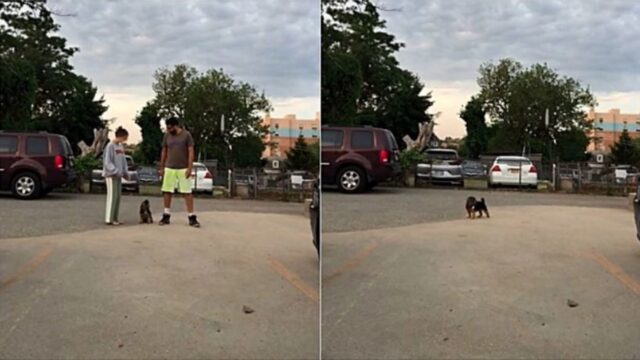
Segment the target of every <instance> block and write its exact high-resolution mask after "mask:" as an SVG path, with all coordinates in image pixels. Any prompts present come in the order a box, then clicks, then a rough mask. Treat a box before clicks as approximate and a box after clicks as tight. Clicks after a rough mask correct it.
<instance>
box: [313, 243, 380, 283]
mask: <svg viewBox="0 0 640 360" xmlns="http://www.w3.org/2000/svg"><path fill="white" fill-rule="evenodd" d="M377 247H378V244H377V243H372V244H369V245H367V246H365V247H364V249H362V250H361V251H360V252H359V253H357V254H356V255H355V256H354V257H352V258H351V259H349V260H348V261H347V262H345V263H344V264H343V265H342V266H341V267H339V268H338V269H337V270H336V271H334V272H333V273H331V274H330V275H327V277H325V278H323V279H322V285H323V286H324V284H327V283H329V282H330V281H331V280H333V279H335V278H336V277H338V276H339V275H340V274H342V273H344V272H346V271H347V270H349V269H351V268H354V267H356V266H358V264H360V263H361V262H363V261H364V260H365V259H366V258H367V257H369V255H371V253H372V252H373V250H375V249H376V248H377Z"/></svg>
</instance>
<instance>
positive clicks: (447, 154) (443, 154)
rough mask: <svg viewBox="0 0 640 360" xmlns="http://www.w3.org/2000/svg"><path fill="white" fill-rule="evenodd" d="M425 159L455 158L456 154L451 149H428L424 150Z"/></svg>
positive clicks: (456, 157)
mask: <svg viewBox="0 0 640 360" xmlns="http://www.w3.org/2000/svg"><path fill="white" fill-rule="evenodd" d="M426 155H427V159H433V160H457V159H458V155H457V154H456V153H455V152H453V151H429V150H427V152H426Z"/></svg>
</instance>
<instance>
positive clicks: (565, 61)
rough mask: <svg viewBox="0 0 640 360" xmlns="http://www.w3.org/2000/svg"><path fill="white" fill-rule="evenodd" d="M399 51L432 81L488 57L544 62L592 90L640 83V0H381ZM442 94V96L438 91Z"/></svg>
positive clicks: (462, 78)
mask: <svg viewBox="0 0 640 360" xmlns="http://www.w3.org/2000/svg"><path fill="white" fill-rule="evenodd" d="M381 4H382V5H384V6H385V7H387V8H393V9H397V10H398V11H388V12H383V14H382V16H383V17H384V18H385V19H387V20H388V27H389V30H390V31H391V32H392V33H393V34H395V35H397V37H398V39H399V40H400V41H403V42H405V43H406V48H404V49H403V50H401V53H400V54H399V56H398V58H399V60H400V61H401V63H402V64H403V65H404V66H406V67H408V68H409V69H411V70H414V71H416V72H417V73H419V74H420V75H421V76H422V78H423V80H424V81H425V82H426V83H427V85H428V84H429V82H432V81H436V82H467V81H475V78H476V77H477V69H478V67H479V65H480V64H481V63H483V62H486V61H490V60H494V61H495V60H498V59H500V58H503V57H513V58H515V59H517V60H519V61H521V62H522V63H523V64H524V65H529V64H531V63H534V62H547V63H548V64H549V65H550V66H551V67H552V68H554V69H557V70H558V71H559V72H560V73H561V74H563V75H568V76H572V77H575V78H577V79H578V80H580V81H581V82H582V83H583V84H588V85H590V86H591V88H592V89H593V90H595V91H602V92H625V91H637V90H639V89H640V55H639V54H638V49H640V15H639V14H640V2H638V1H628V0H608V1H604V0H569V1H566V0H526V1H524V0H523V1H516V0H511V1H510V0H496V1H474V0H453V1H452V0H430V1H417V0H396V1H393V2H392V1H389V0H387V1H386V2H381ZM436 100H437V99H436Z"/></svg>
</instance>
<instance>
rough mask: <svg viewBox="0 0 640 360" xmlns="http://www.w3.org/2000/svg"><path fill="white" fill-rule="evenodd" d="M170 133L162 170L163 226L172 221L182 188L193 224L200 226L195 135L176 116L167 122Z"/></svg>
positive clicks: (163, 140) (164, 139)
mask: <svg viewBox="0 0 640 360" xmlns="http://www.w3.org/2000/svg"><path fill="white" fill-rule="evenodd" d="M165 125H166V127H167V132H166V134H165V135H164V138H163V139H162V155H161V156H160V169H159V173H160V176H162V192H163V196H164V213H163V214H162V220H160V225H169V224H170V223H171V210H170V209H171V198H172V196H173V193H174V192H175V191H176V190H178V192H179V193H180V194H182V195H183V196H184V200H185V203H186V205H187V212H188V213H189V226H193V227H200V223H199V222H198V219H197V218H196V214H195V213H194V212H193V194H192V193H191V190H192V189H191V179H190V178H191V170H192V167H193V160H194V153H195V151H194V149H193V138H192V137H191V134H190V133H189V132H188V131H187V130H185V129H183V128H182V127H181V126H180V123H179V122H178V119H176V118H174V117H172V118H169V119H167V121H165Z"/></svg>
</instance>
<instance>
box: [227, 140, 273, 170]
mask: <svg viewBox="0 0 640 360" xmlns="http://www.w3.org/2000/svg"><path fill="white" fill-rule="evenodd" d="M264 149H265V145H264V142H263V140H262V138H261V137H260V136H258V135H247V136H243V137H239V138H235V139H233V154H232V156H233V163H234V165H235V166H237V167H240V168H251V167H262V166H263V165H264V164H263V162H262V159H261V158H262V153H263V152H264Z"/></svg>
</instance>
